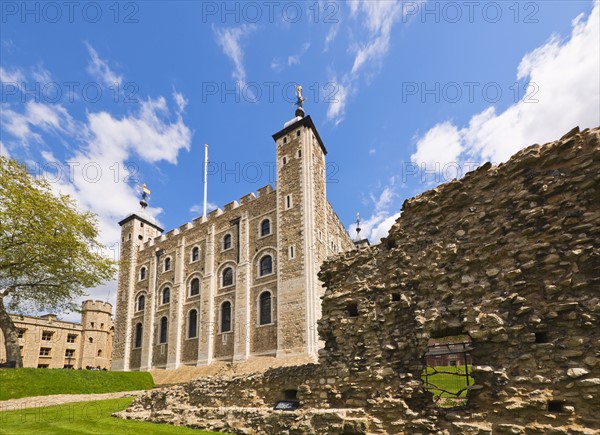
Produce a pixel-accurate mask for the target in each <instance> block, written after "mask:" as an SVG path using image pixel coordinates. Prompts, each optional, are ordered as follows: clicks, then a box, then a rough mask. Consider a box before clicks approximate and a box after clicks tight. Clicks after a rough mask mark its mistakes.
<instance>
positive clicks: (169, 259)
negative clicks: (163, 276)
mask: <svg viewBox="0 0 600 435" xmlns="http://www.w3.org/2000/svg"><path fill="white" fill-rule="evenodd" d="M167 265H168V266H169V268H168V269H167ZM162 269H163V273H166V272H170V271H171V270H173V258H172V257H171V256H170V255H168V256H166V257H165V259H164V260H163V268H162Z"/></svg>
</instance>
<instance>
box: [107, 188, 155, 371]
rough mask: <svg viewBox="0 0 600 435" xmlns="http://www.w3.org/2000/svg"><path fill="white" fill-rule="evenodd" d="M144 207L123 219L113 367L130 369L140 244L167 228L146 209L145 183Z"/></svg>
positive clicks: (142, 196) (147, 193)
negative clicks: (131, 322)
mask: <svg viewBox="0 0 600 435" xmlns="http://www.w3.org/2000/svg"><path fill="white" fill-rule="evenodd" d="M140 193H141V199H140V206H141V209H140V210H139V211H138V212H136V213H132V214H130V215H129V216H127V217H126V218H125V219H123V220H122V221H121V222H119V225H120V226H121V250H120V255H121V257H120V260H121V262H120V267H119V278H118V279H119V281H118V287H117V309H116V313H115V331H116V335H115V339H114V345H113V347H114V349H113V363H112V367H113V370H129V357H130V350H131V340H132V337H133V333H132V325H131V324H130V321H129V319H131V316H132V314H133V312H134V298H135V295H134V291H135V283H136V282H137V281H136V280H137V278H138V276H139V275H138V273H139V271H138V270H136V269H137V267H136V264H137V257H138V251H139V249H140V247H141V246H142V245H143V244H144V243H146V242H148V241H149V240H151V239H154V238H155V237H158V236H160V235H161V233H162V232H163V229H162V228H160V227H159V226H158V225H157V224H156V221H155V220H154V218H152V217H151V216H150V215H149V214H148V213H147V211H146V207H148V201H149V199H150V197H149V195H150V189H148V187H147V186H146V184H144V185H143V186H142V187H141V192H140Z"/></svg>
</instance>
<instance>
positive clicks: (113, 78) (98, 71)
mask: <svg viewBox="0 0 600 435" xmlns="http://www.w3.org/2000/svg"><path fill="white" fill-rule="evenodd" d="M85 46H86V47H87V49H88V52H89V54H90V58H91V59H90V61H89V63H88V66H87V69H86V70H87V72H88V73H89V74H90V75H91V76H92V77H94V78H95V79H96V80H98V81H100V82H101V83H103V84H104V85H105V86H108V87H110V86H114V85H115V84H117V85H120V84H121V82H122V81H123V77H122V76H120V75H118V74H117V73H115V72H113V71H112V70H111V69H110V67H109V66H108V62H106V61H105V60H103V59H101V58H100V56H98V52H97V51H96V50H95V49H94V47H92V46H91V45H90V44H89V43H87V42H86V43H85Z"/></svg>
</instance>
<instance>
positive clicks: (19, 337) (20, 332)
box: [17, 328, 27, 340]
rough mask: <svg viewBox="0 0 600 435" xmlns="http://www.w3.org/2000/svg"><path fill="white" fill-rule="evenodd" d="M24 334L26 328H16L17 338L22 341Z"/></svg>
mask: <svg viewBox="0 0 600 435" xmlns="http://www.w3.org/2000/svg"><path fill="white" fill-rule="evenodd" d="M26 333H27V328H18V329H17V334H18V335H17V338H18V339H20V340H21V339H23V338H25V334H26Z"/></svg>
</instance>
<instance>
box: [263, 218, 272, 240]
mask: <svg viewBox="0 0 600 435" xmlns="http://www.w3.org/2000/svg"><path fill="white" fill-rule="evenodd" d="M269 234H271V221H270V220H269V219H265V220H264V221H262V222H261V223H260V235H261V236H266V235H269Z"/></svg>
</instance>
